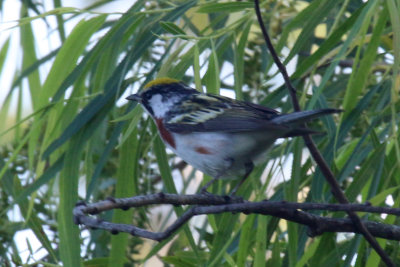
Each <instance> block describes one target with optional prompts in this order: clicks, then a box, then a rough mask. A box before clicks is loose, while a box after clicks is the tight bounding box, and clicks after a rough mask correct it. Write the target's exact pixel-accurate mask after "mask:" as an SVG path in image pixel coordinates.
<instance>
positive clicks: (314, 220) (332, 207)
mask: <svg viewBox="0 0 400 267" xmlns="http://www.w3.org/2000/svg"><path fill="white" fill-rule="evenodd" d="M159 204H168V205H194V206H193V207H190V208H188V209H187V211H186V212H185V213H184V214H183V215H182V216H181V217H179V218H178V219H177V220H176V221H175V222H174V223H173V224H172V225H171V226H169V227H168V228H167V229H166V230H165V231H164V232H151V231H148V230H145V229H142V228H139V227H136V226H134V225H128V224H117V223H111V222H107V221H103V220H101V219H98V218H96V217H93V216H90V215H97V214H99V213H102V212H105V211H108V210H112V209H123V210H126V209H129V208H133V207H143V206H148V205H159ZM306 210H329V211H345V212H349V211H352V212H355V211H362V212H369V213H379V214H382V213H385V214H392V215H396V216H400V209H398V208H388V207H374V206H371V205H369V204H368V203H367V204H346V205H343V204H319V203H295V202H285V201H279V202H272V201H260V202H249V201H244V200H243V199H241V198H238V197H228V196H218V195H212V194H194V195H178V194H165V193H158V194H152V195H144V196H135V197H130V198H120V199H113V198H109V199H108V200H103V201H100V202H97V203H92V204H85V203H78V204H77V205H76V206H75V208H74V211H73V214H74V222H75V224H81V225H85V226H87V227H90V228H92V229H99V228H100V229H104V230H107V231H110V232H111V233H113V234H117V233H119V232H125V233H129V234H131V235H133V236H139V237H143V238H147V239H152V240H156V241H161V240H164V239H166V238H168V237H170V236H171V235H172V234H173V233H174V232H176V231H177V230H178V229H179V228H180V227H181V226H182V225H183V224H185V223H186V222H187V221H188V220H190V219H191V218H192V217H194V216H197V215H201V214H217V213H223V212H232V213H237V212H241V213H244V214H251V213H254V214H263V215H271V216H275V217H278V218H282V219H285V220H288V221H292V222H296V223H299V224H302V225H305V226H306V227H308V231H307V233H308V235H309V236H311V237H314V236H317V235H321V234H323V233H325V232H349V233H361V232H360V230H359V228H357V227H355V226H354V224H353V222H352V220H350V219H346V218H329V217H323V216H318V215H315V214H312V213H309V212H306ZM363 224H364V225H365V226H366V228H367V229H368V231H369V232H370V233H371V234H372V235H373V236H375V237H380V238H385V239H390V240H400V227H399V226H396V225H388V224H383V223H378V222H372V221H363Z"/></svg>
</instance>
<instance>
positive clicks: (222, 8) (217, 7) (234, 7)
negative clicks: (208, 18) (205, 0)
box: [197, 2, 254, 13]
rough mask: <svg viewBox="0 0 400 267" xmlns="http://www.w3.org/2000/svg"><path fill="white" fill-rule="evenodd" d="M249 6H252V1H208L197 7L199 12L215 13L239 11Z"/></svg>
mask: <svg viewBox="0 0 400 267" xmlns="http://www.w3.org/2000/svg"><path fill="white" fill-rule="evenodd" d="M249 8H254V3H252V2H231V3H210V4H204V5H202V6H200V7H199V8H198V9H197V12H199V13H215V12H229V13H233V12H239V11H243V10H246V9H249Z"/></svg>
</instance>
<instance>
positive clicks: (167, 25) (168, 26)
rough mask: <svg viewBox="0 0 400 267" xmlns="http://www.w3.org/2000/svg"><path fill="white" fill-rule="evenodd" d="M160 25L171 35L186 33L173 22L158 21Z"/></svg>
mask: <svg viewBox="0 0 400 267" xmlns="http://www.w3.org/2000/svg"><path fill="white" fill-rule="evenodd" d="M160 26H161V27H162V28H163V29H164V30H165V31H167V32H169V33H171V34H173V35H186V33H185V31H184V30H182V29H181V28H179V27H178V26H177V25H176V24H175V23H172V22H168V21H160Z"/></svg>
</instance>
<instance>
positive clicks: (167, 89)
mask: <svg viewBox="0 0 400 267" xmlns="http://www.w3.org/2000/svg"><path fill="white" fill-rule="evenodd" d="M126 99H128V100H133V101H137V102H139V103H140V104H141V105H142V106H143V107H144V109H145V110H146V111H147V112H148V113H149V114H150V116H151V117H152V118H153V120H154V122H155V124H156V125H157V128H158V132H159V134H160V136H161V138H162V140H163V141H164V143H165V144H166V145H167V147H169V148H170V149H171V150H172V151H173V152H174V153H175V154H176V155H178V156H179V157H180V158H182V159H183V160H184V161H186V162H187V163H189V164H190V165H192V166H193V167H194V168H196V169H198V170H200V171H202V172H203V173H205V174H208V175H210V176H211V177H213V178H214V179H212V180H211V181H210V182H209V183H208V184H206V185H205V186H204V187H203V188H202V192H206V189H207V187H208V186H209V185H210V184H211V183H213V182H214V181H215V180H216V179H219V178H225V177H232V176H242V177H243V178H242V180H241V182H243V181H244V179H246V177H247V176H248V175H249V174H250V172H251V171H252V169H253V167H254V165H255V164H257V163H258V162H259V161H260V159H262V158H263V155H264V153H265V152H266V151H267V150H268V148H269V147H271V146H272V144H273V143H274V142H275V140H276V139H278V138H286V137H294V136H301V135H305V134H313V133H316V132H315V131H313V130H310V129H307V128H304V127H302V126H301V125H302V124H303V123H304V122H306V121H308V120H310V119H314V118H316V117H319V116H321V115H326V114H331V113H336V112H340V111H341V110H338V109H331V108H327V109H319V110H308V111H300V112H293V113H289V114H279V113H278V112H277V111H276V110H274V109H271V108H268V107H264V106H261V105H257V104H254V103H250V102H246V101H240V100H235V99H231V98H228V97H224V96H220V95H212V94H207V93H201V92H199V91H197V90H195V89H193V88H191V87H189V86H188V85H186V84H184V83H183V82H180V81H178V80H175V79H170V78H158V79H156V80H154V81H151V82H149V83H148V84H146V85H145V86H144V90H142V91H141V92H139V93H138V94H133V95H130V96H128V97H127V98H126ZM299 125H300V126H299ZM241 182H240V183H238V185H239V184H241ZM236 189H237V187H236V188H235V189H234V191H236Z"/></svg>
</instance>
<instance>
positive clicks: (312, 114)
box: [272, 108, 343, 124]
mask: <svg viewBox="0 0 400 267" xmlns="http://www.w3.org/2000/svg"><path fill="white" fill-rule="evenodd" d="M342 111H343V110H341V109H334V108H325V109H319V110H306V111H298V112H293V113H289V114H282V115H278V116H276V117H275V118H273V119H272V122H274V123H276V124H301V123H304V122H307V121H309V120H312V119H315V118H318V117H320V116H323V115H328V114H332V113H339V112H342Z"/></svg>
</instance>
